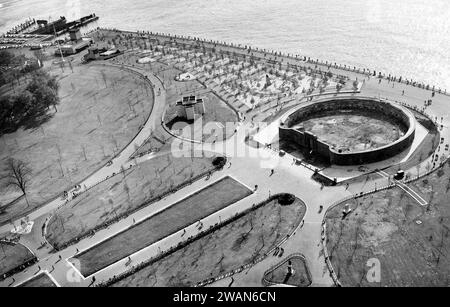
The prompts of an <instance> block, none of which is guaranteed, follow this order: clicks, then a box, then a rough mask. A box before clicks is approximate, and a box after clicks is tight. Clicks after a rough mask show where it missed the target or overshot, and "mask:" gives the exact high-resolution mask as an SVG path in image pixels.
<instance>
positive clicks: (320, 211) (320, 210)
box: [319, 205, 323, 213]
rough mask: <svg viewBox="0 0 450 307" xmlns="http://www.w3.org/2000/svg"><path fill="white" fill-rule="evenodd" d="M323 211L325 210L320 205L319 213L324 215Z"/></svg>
mask: <svg viewBox="0 0 450 307" xmlns="http://www.w3.org/2000/svg"><path fill="white" fill-rule="evenodd" d="M322 210H323V206H322V205H320V206H319V213H322Z"/></svg>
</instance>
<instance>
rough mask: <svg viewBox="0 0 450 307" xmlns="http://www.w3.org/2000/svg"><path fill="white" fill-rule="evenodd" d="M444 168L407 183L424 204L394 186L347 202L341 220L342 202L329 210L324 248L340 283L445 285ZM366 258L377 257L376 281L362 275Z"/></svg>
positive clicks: (447, 216)
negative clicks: (348, 207)
mask: <svg viewBox="0 0 450 307" xmlns="http://www.w3.org/2000/svg"><path fill="white" fill-rule="evenodd" d="M449 173H450V168H449V166H448V165H446V166H445V168H444V169H443V170H441V171H437V172H434V173H433V174H432V175H430V176H428V177H427V178H425V179H422V180H419V181H417V182H415V183H414V184H413V185H412V187H413V189H415V190H418V191H420V192H421V193H422V194H423V195H425V199H426V200H427V201H430V203H431V205H430V206H429V207H428V208H427V207H422V206H419V205H418V204H417V203H416V202H415V201H414V200H412V198H410V197H409V196H408V195H407V194H406V193H405V192H403V190H400V189H397V188H395V189H391V190H387V191H382V192H378V193H376V194H373V195H370V196H366V197H363V198H359V199H357V202H356V201H353V202H351V204H352V207H353V208H354V211H353V212H352V213H351V214H350V215H349V216H347V217H346V218H345V219H344V220H342V208H343V207H342V205H339V206H337V207H335V208H333V209H332V210H330V211H329V212H328V214H327V218H326V223H327V236H328V242H327V248H328V251H329V253H330V255H331V256H332V257H331V261H332V264H333V266H334V270H335V271H336V272H337V274H338V276H339V277H340V281H341V282H342V284H343V285H344V286H448V285H449V282H450V257H449V251H450V237H449V230H450V204H449V202H448V197H449V194H448V192H449V189H450V183H449V182H450V180H449ZM433 191H434V192H433ZM357 203H358V205H357ZM417 221H419V223H417ZM370 258H378V259H379V261H380V264H381V282H380V283H369V282H367V280H366V278H365V275H366V272H367V270H368V267H367V266H366V263H367V261H368V260H369V259H370Z"/></svg>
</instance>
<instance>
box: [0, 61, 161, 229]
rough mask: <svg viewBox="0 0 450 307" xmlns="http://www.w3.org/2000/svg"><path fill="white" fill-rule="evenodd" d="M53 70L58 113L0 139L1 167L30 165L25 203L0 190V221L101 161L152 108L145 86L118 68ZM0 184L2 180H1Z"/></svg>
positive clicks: (134, 131)
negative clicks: (9, 162) (20, 162)
mask: <svg viewBox="0 0 450 307" xmlns="http://www.w3.org/2000/svg"><path fill="white" fill-rule="evenodd" d="M73 70H74V72H73V73H72V71H71V70H70V68H69V67H66V68H65V69H64V73H63V72H62V71H61V69H60V68H53V69H52V71H51V73H52V74H56V75H57V76H58V79H59V84H60V92H59V94H60V97H61V102H60V104H59V105H58V106H57V112H55V111H54V110H53V109H52V110H50V113H53V114H51V118H50V119H49V120H48V121H47V122H45V123H43V124H42V125H41V126H39V127H37V128H35V129H28V130H23V129H20V130H18V131H16V132H14V133H11V134H6V135H3V136H2V137H1V138H0V144H1V146H0V169H1V170H3V168H4V167H3V166H4V164H5V161H6V159H7V158H9V157H14V158H16V159H20V160H23V161H25V162H27V163H28V164H29V166H30V168H31V169H32V172H33V174H32V177H31V181H30V187H29V189H28V191H29V192H28V202H29V206H28V205H27V203H26V201H25V199H24V198H23V197H22V198H19V199H17V201H15V202H13V201H14V200H15V199H16V198H17V197H20V195H21V194H20V193H18V192H17V191H14V190H5V189H1V192H0V207H1V208H2V210H0V212H2V213H1V214H0V223H5V222H7V221H8V220H9V219H14V218H17V217H19V216H20V215H23V214H25V213H26V212H28V211H31V210H33V209H34V208H36V207H38V206H40V205H42V204H43V203H44V202H45V201H48V200H49V199H51V198H52V197H55V196H56V195H59V194H61V193H62V192H63V191H64V190H65V189H68V188H69V187H71V186H73V185H75V184H76V183H77V182H78V181H80V180H82V179H83V178H85V177H86V176H88V175H89V174H91V173H92V172H93V171H95V170H96V169H98V168H100V167H101V166H102V165H104V164H105V163H106V162H107V161H108V160H109V159H111V158H112V157H113V156H114V155H115V154H116V153H118V152H119V151H120V150H121V149H122V148H123V147H124V146H126V145H127V144H128V142H129V141H130V140H131V139H132V138H133V137H134V136H135V135H136V134H137V132H138V131H139V128H140V126H141V125H143V124H144V122H145V120H146V118H147V116H148V114H149V112H150V111H151V109H152V104H153V97H152V92H151V90H150V88H148V86H147V84H146V83H145V82H144V81H143V80H141V79H140V78H138V77H136V76H135V75H132V74H130V73H127V72H123V71H121V70H119V69H116V68H107V67H103V68H99V67H90V66H81V65H80V66H75V65H74V66H73ZM0 184H1V182H0Z"/></svg>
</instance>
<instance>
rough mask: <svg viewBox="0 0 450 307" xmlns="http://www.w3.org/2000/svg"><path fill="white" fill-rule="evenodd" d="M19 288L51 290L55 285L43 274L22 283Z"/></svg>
mask: <svg viewBox="0 0 450 307" xmlns="http://www.w3.org/2000/svg"><path fill="white" fill-rule="evenodd" d="M19 287H28V288H32V287H34V288H53V287H56V285H55V283H54V282H53V281H52V280H51V279H50V277H48V275H47V274H45V273H40V274H39V275H37V276H35V277H33V278H32V279H30V280H28V281H26V282H24V283H23V284H21V285H20V286H19Z"/></svg>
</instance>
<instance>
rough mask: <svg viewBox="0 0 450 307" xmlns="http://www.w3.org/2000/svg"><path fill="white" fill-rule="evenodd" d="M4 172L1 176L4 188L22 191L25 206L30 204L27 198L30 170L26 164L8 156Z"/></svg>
mask: <svg viewBox="0 0 450 307" xmlns="http://www.w3.org/2000/svg"><path fill="white" fill-rule="evenodd" d="M5 173H6V175H4V176H3V179H4V180H5V188H16V189H19V190H20V191H22V193H23V195H24V196H25V200H26V202H27V206H30V204H29V203H28V198H27V190H28V185H29V183H30V177H31V174H32V171H31V168H30V167H29V166H28V164H27V163H26V162H23V161H21V160H17V159H14V158H10V159H8V161H7V162H6V169H5Z"/></svg>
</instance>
